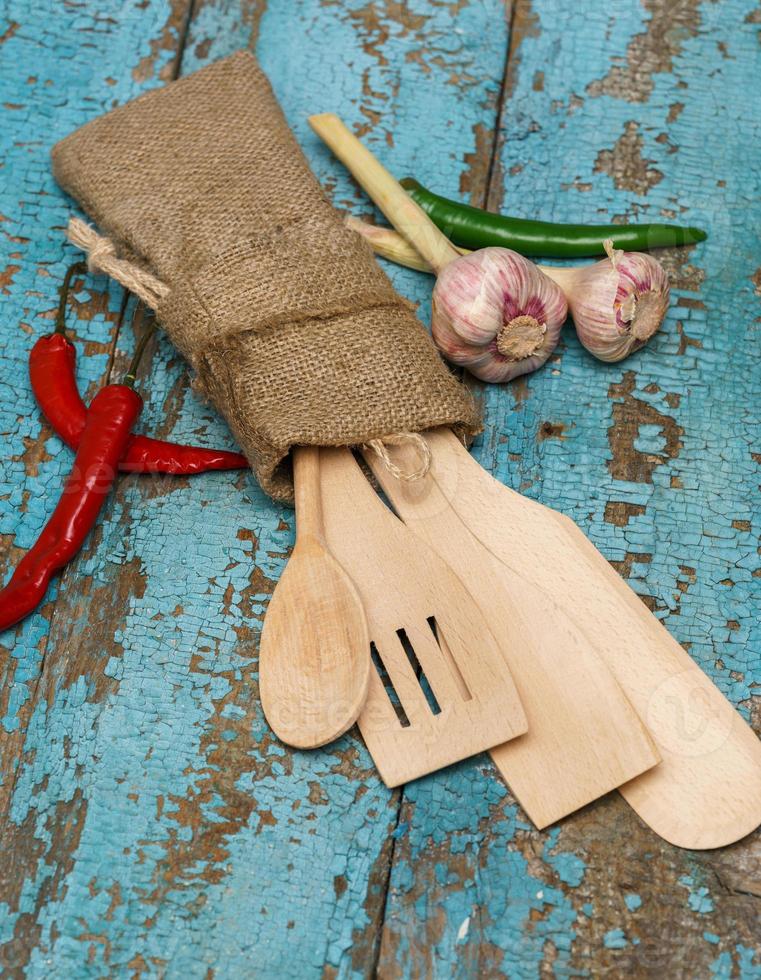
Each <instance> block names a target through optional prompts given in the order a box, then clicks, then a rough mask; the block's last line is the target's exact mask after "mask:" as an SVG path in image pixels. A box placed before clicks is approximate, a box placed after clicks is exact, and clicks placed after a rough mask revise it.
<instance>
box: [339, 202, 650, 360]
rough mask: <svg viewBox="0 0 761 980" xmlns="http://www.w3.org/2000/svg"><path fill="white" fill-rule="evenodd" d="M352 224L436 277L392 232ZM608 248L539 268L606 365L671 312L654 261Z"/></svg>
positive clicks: (388, 253) (388, 254)
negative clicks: (590, 258)
mask: <svg viewBox="0 0 761 980" xmlns="http://www.w3.org/2000/svg"><path fill="white" fill-rule="evenodd" d="M347 224H348V225H349V227H351V228H353V229H354V230H355V231H357V232H359V234H360V235H362V236H363V237H365V238H366V239H367V240H368V241H369V242H370V244H371V245H372V247H373V249H374V251H375V252H376V253H377V254H378V255H382V256H383V257H384V258H387V259H391V260H392V261H393V262H398V263H399V264H400V265H405V266H408V267H409V268H411V269H420V270H422V271H427V272H430V271H431V266H430V264H429V263H427V262H426V260H425V259H423V258H422V257H421V256H420V254H419V253H418V252H417V251H416V250H415V249H414V248H413V246H412V245H410V244H409V242H407V241H406V240H405V239H404V238H402V237H401V235H399V234H397V232H395V231H393V230H392V229H390V228H381V227H379V226H377V225H368V224H367V223H366V222H364V221H359V220H358V219H357V218H350V219H348V221H347ZM604 244H605V249H606V251H607V252H608V254H609V258H607V259H602V260H601V261H600V262H595V263H593V264H592V265H586V266H554V265H553V266H544V265H542V266H539V267H538V268H539V269H540V270H541V271H542V272H543V273H544V274H545V275H547V276H549V278H550V279H552V280H553V281H554V282H556V283H557V284H558V286H560V288H561V289H562V290H563V292H564V293H565V296H566V299H567V300H568V306H569V308H570V311H571V316H572V317H573V321H574V324H575V326H576V331H577V333H578V335H579V340H580V341H581V343H582V344H583V345H584V347H586V348H587V350H588V351H589V352H590V353H591V354H594V356H595V357H597V358H599V359H600V360H602V361H621V360H623V358H625V357H626V356H627V355H628V354H631V353H632V352H633V351H635V350H639V348H640V347H642V346H643V345H644V344H645V343H646V342H647V340H648V339H649V338H650V337H652V335H653V334H654V333H655V332H656V331H657V330H658V328H659V327H660V325H661V323H662V322H663V319H664V317H665V315H666V310H667V309H668V302H669V285H668V279H667V277H666V273H665V271H664V269H663V267H662V266H661V264H660V263H659V262H658V261H656V259H654V258H653V257H652V256H651V255H646V254H644V253H642V252H621V251H616V250H614V249H613V248H612V243H611V242H610V241H606V242H605V243H604ZM459 251H460V253H461V254H463V255H471V254H476V253H471V252H467V251H466V250H464V249H459Z"/></svg>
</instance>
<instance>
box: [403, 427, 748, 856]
mask: <svg viewBox="0 0 761 980" xmlns="http://www.w3.org/2000/svg"><path fill="white" fill-rule="evenodd" d="M426 438H427V440H428V444H429V446H430V448H431V451H432V454H433V467H432V472H431V474H430V476H429V477H427V478H426V479H430V480H434V481H435V482H436V484H437V490H438V491H440V493H441V495H442V496H443V497H444V498H445V499H446V501H447V502H448V505H449V506H450V507H451V509H452V510H453V511H454V513H456V514H457V516H458V517H459V518H460V520H461V521H462V523H463V525H465V526H466V527H467V528H468V530H469V531H470V532H471V533H472V534H473V536H474V537H475V538H476V539H477V540H478V541H479V542H480V543H481V545H482V546H483V548H484V549H485V550H486V551H488V552H490V553H491V554H492V555H493V556H494V558H495V559H496V561H497V562H498V563H499V565H500V566H501V569H502V572H501V580H502V582H503V583H504V584H505V585H506V586H507V590H508V592H509V594H510V596H511V598H512V599H513V601H514V602H515V603H516V604H517V605H518V606H519V607H520V608H521V610H522V611H523V612H525V614H526V616H527V619H528V626H529V628H530V629H531V630H532V631H541V630H545V629H547V628H548V624H549V622H550V620H551V619H554V620H558V619H559V620H561V621H567V622H570V623H571V624H572V625H573V628H574V630H575V631H576V632H577V633H578V635H579V636H580V637H581V639H582V641H583V642H584V644H585V645H586V646H587V648H588V649H589V650H590V651H594V652H595V653H596V654H597V656H598V657H599V658H600V659H601V660H603V661H604V662H605V663H606V664H607V666H608V667H609V668H610V671H611V673H612V674H613V676H614V677H615V678H616V680H617V681H618V683H619V685H620V687H621V689H622V690H623V692H624V693H625V694H626V696H627V698H628V699H629V700H630V702H631V704H632V706H633V708H634V709H635V710H636V712H637V713H638V715H639V716H640V718H641V719H642V721H643V722H644V723H645V725H646V726H647V728H648V730H649V732H650V734H651V735H652V737H653V739H654V741H655V743H656V747H657V749H658V752H659V753H660V755H661V758H662V761H661V763H660V764H659V765H657V766H655V768H653V769H650V770H649V771H648V772H645V773H644V774H643V775H641V776H638V777H637V778H636V779H633V780H631V781H630V782H628V783H626V784H625V785H623V786H621V787H620V791H621V793H622V794H623V796H624V798H625V799H626V800H627V802H628V803H629V804H630V805H631V806H632V807H633V808H634V810H635V811H636V812H637V813H638V814H639V816H640V817H641V818H642V819H643V820H644V821H645V822H646V823H647V824H649V825H650V827H652V828H653V830H655V832H656V833H658V834H660V836H661V837H663V838H665V839H666V840H667V841H669V842H670V843H672V844H676V845H677V846H679V847H688V848H694V849H700V848H709V847H721V846H723V845H725V844H730V843H732V842H734V841H736V840H739V839H740V838H741V837H744V836H745V835H746V834H748V833H750V832H751V831H752V830H754V829H755V828H756V827H757V826H758V825H759V823H761V742H760V741H759V739H758V738H757V736H756V735H755V734H754V732H753V730H752V729H751V728H750V726H749V725H747V724H746V722H745V721H744V720H743V718H742V717H741V716H740V715H739V714H738V712H737V711H735V709H734V708H733V707H732V705H731V704H730V703H729V701H727V699H726V698H725V697H724V695H723V694H722V693H721V692H720V691H719V689H718V688H717V687H716V686H715V685H714V684H713V683H712V682H711V681H710V680H709V679H708V677H706V675H705V674H704V673H703V672H702V671H701V670H700V668H699V667H698V666H697V664H695V662H694V661H693V660H692V659H691V658H690V657H689V656H688V654H687V653H685V651H684V650H683V649H682V648H681V647H680V646H679V644H678V643H677V642H676V640H674V638H673V637H672V636H671V635H670V634H669V632H668V631H667V630H666V629H665V627H664V626H663V625H662V624H661V623H660V622H659V621H658V620H657V619H656V618H655V616H653V614H652V613H651V612H650V611H649V609H647V607H646V606H645V605H644V603H643V602H642V601H641V600H640V599H639V597H638V596H637V595H636V593H635V592H633V591H632V589H631V588H630V587H629V586H628V585H627V584H626V582H625V581H624V580H623V579H622V578H621V577H620V576H619V575H618V574H617V573H616V572H615V571H614V569H613V568H611V566H610V565H609V564H608V562H607V561H606V560H605V558H604V557H603V556H602V555H601V554H600V552H599V551H598V550H597V549H596V548H595V547H594V545H593V544H592V543H591V542H590V541H589V539H588V538H587V537H586V536H585V535H584V534H583V532H582V531H581V530H579V528H578V527H577V526H576V525H575V524H574V523H573V522H572V521H571V520H570V519H569V518H567V517H565V516H564V515H562V514H559V513H557V512H556V511H553V510H551V509H550V508H548V507H544V506H543V505H541V504H538V503H536V502H535V501H531V500H528V499H527V498H525V497H523V496H521V495H520V494H518V493H516V492H515V491H513V490H510V489H508V488H507V487H505V486H503V484H501V483H499V482H498V481H497V480H495V479H494V478H493V477H492V476H491V475H490V474H489V473H487V472H486V471H485V470H484V469H483V468H482V467H481V466H480V465H479V464H478V462H477V461H476V460H475V459H473V457H472V456H471V455H470V453H469V452H468V451H467V450H466V449H465V448H464V446H463V445H462V444H461V443H460V441H459V440H458V439H457V437H456V436H455V435H454V434H453V433H452V432H451V431H449V430H448V429H439V430H435V431H434V432H431V433H428V434H427V436H426ZM396 452H397V451H396V450H394V453H396ZM392 455H393V453H392ZM395 458H396V457H395ZM397 462H401V463H402V464H403V462H404V461H403V459H397ZM385 483H386V484H387V485H388V489H389V491H392V489H393V488H392V487H391V485H390V484H388V481H387V480H386V481H385ZM394 496H395V497H398V496H399V492H397V491H394ZM400 509H401V507H400ZM405 514H408V511H407V509H406V508H405ZM410 526H411V527H414V528H415V530H416V531H417V532H418V533H421V534H423V535H424V537H425V540H426V541H427V542H428V543H429V544H432V545H434V547H435V548H436V550H437V551H438V552H439V553H440V554H441V555H442V557H445V558H451V557H452V550H451V548H450V545H449V541H448V540H447V539H445V538H443V537H441V536H437V535H435V534H430V533H428V531H427V530H426V529H425V517H424V516H423V517H422V518H421V521H420V522H417V521H413V520H410ZM455 557H456V555H455ZM535 596H542V597H544V608H542V605H541V604H539V605H536V604H535V603H534V598H533V597H535ZM516 674H517V671H516ZM573 696H574V695H573V689H569V700H570V699H571V698H573ZM530 721H531V715H530V712H529V722H530ZM592 764H594V763H592ZM506 777H507V779H508V781H509V779H510V776H509V771H508V770H506Z"/></svg>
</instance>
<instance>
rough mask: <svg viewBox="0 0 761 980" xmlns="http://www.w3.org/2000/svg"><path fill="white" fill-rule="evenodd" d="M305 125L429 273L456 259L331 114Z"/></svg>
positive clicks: (434, 229) (448, 244) (420, 211)
mask: <svg viewBox="0 0 761 980" xmlns="http://www.w3.org/2000/svg"><path fill="white" fill-rule="evenodd" d="M309 125H310V126H311V127H312V129H313V130H314V132H315V133H316V134H317V135H318V136H319V137H320V139H321V140H323V142H324V143H326V144H327V146H329V147H330V149H331V150H332V151H333V153H334V154H335V155H336V156H337V157H338V159H339V160H340V161H341V163H343V165H344V166H345V167H346V169H347V170H348V171H349V172H350V173H351V174H352V175H353V176H354V178H355V179H356V180H357V181H358V182H359V184H360V185H361V186H362V188H363V189H364V190H365V191H366V193H367V194H368V196H369V197H370V198H371V200H372V201H374V203H375V204H376V205H377V206H378V207H379V208H380V210H381V211H382V212H383V213H384V214H385V216H386V217H387V218H388V220H389V221H390V222H391V224H392V225H393V226H394V228H396V229H397V231H399V232H401V234H402V235H403V236H404V238H405V239H406V240H407V241H408V242H409V243H410V244H411V245H413V246H414V248H416V249H417V251H418V252H419V253H420V255H422V256H423V258H425V259H426V260H427V262H428V264H429V265H430V266H431V268H432V269H433V270H435V271H436V272H437V273H438V272H440V271H441V270H442V269H443V268H444V267H445V266H446V265H448V263H449V262H451V261H452V260H453V259H456V258H458V255H459V253H458V252H457V250H456V249H455V247H454V245H452V243H451V242H450V241H449V239H448V238H447V237H446V235H444V234H443V233H442V232H441V231H439V229H438V228H437V227H436V225H435V224H434V223H433V222H432V221H431V219H430V218H429V217H428V215H427V214H426V213H425V211H423V209H422V208H421V207H420V206H419V205H417V204H416V203H415V202H414V201H413V200H412V198H411V197H410V196H409V194H407V192H406V191H405V190H404V188H403V187H402V186H401V184H399V182H398V181H397V180H396V179H395V178H394V177H393V176H392V175H391V174H390V173H389V172H388V170H386V168H385V167H384V166H383V164H381V163H380V161H379V160H377V159H376V158H375V156H373V154H372V153H371V152H370V151H369V150H368V149H367V147H365V146H363V145H362V143H360V141H359V140H358V139H357V137H356V136H355V135H354V134H353V133H352V132H350V131H349V130H348V129H347V128H346V126H345V125H344V123H343V122H342V121H341V120H340V119H339V118H338V116H336V115H335V114H334V113H332V112H325V113H321V114H319V115H316V116H310V117H309Z"/></svg>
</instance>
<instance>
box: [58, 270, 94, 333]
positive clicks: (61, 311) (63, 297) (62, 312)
mask: <svg viewBox="0 0 761 980" xmlns="http://www.w3.org/2000/svg"><path fill="white" fill-rule="evenodd" d="M86 272H87V263H86V262H74V263H73V264H72V265H70V266H69V268H68V269H67V270H66V275H65V276H64V277H63V282H62V283H61V288H60V289H59V291H58V312H57V313H56V318H55V330H54V331H53V333H62V334H65V333H66V303H67V301H68V299H69V291H70V290H71V280H72V279H73V278H74V276H77V275H84V274H85V273H86Z"/></svg>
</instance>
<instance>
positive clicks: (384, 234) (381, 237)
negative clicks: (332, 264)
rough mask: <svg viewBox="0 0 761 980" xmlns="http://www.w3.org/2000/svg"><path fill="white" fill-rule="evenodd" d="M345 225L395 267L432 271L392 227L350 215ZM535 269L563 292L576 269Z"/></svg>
mask: <svg viewBox="0 0 761 980" xmlns="http://www.w3.org/2000/svg"><path fill="white" fill-rule="evenodd" d="M346 225H347V227H348V228H351V229H352V231H356V232H358V234H360V235H362V237H363V238H366V239H367V241H368V242H369V243H370V245H371V247H372V250H373V251H374V252H375V254H376V255H380V256H381V257H382V258H384V259H389V260H390V261H391V262H396V264H397V265H403V266H406V267H407V268H408V269H417V271H418V272H433V269H432V268H431V263H430V262H427V261H426V260H425V259H424V258H423V256H422V255H421V253H420V252H419V251H418V250H417V249H416V248H415V247H414V246H413V245H411V244H410V243H409V242H408V241H407V239H406V238H404V237H403V236H402V235H400V234H399V232H397V231H394V229H393V228H383V227H382V226H381V225H373V224H370V222H369V221H363V220H362V219H361V218H355V217H354V216H353V215H349V216H348V217H347V218H346ZM452 247H453V248H455V249H457V253H458V255H470V254H471V251H470V249H468V248H460V247H459V246H457V245H453V246H452ZM537 267H538V268H539V269H541V271H542V272H543V273H544V274H545V276H549V277H550V279H552V281H553V282H555V283H557V284H558V286H560V288H561V289H562V290H563V291H566V290H568V289H571V288H572V287H573V283H574V280H575V278H576V273H577V271H578V267H577V266H556V265H539V264H538V263H537Z"/></svg>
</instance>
